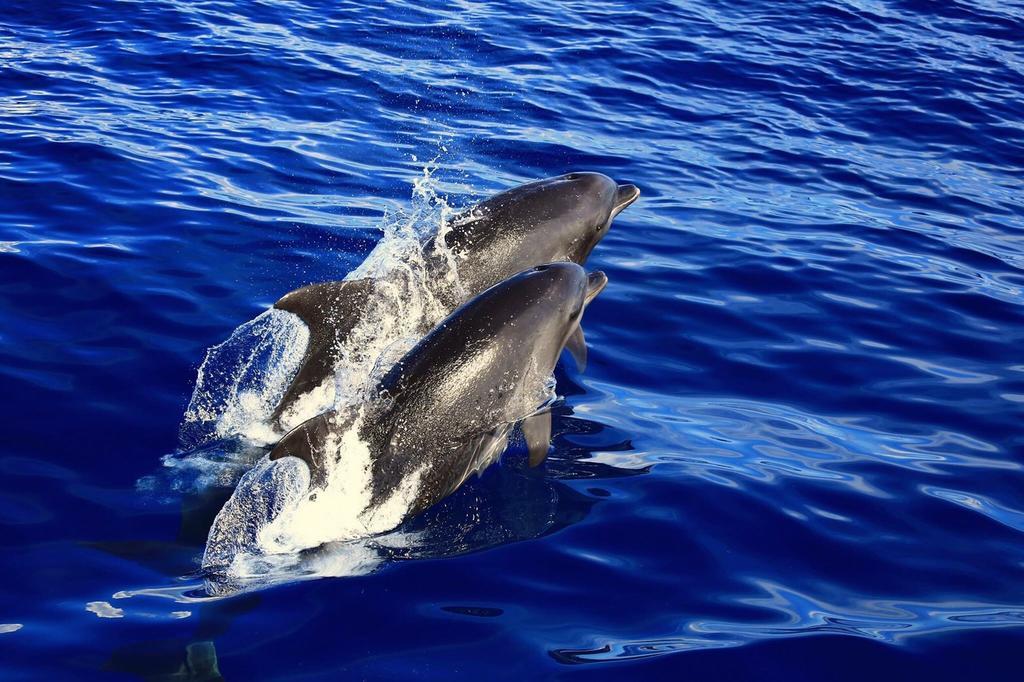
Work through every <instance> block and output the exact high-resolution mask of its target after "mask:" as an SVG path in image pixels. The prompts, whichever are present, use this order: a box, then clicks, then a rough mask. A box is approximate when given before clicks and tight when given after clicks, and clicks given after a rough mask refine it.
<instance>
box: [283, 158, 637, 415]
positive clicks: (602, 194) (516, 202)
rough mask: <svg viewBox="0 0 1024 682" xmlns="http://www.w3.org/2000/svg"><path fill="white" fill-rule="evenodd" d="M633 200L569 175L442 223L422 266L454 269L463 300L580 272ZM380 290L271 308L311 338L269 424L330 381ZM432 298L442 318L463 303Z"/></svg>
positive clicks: (299, 292) (300, 296) (330, 294)
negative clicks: (525, 278) (533, 273)
mask: <svg viewBox="0 0 1024 682" xmlns="http://www.w3.org/2000/svg"><path fill="white" fill-rule="evenodd" d="M639 196H640V190H639V189H638V188H637V187H636V186H635V185H630V184H624V185H619V184H616V183H615V182H614V181H613V180H612V179H611V178H609V177H608V176H606V175H602V174H600V173H569V174H567V175H560V176H558V177H554V178H548V179H545V180H539V181H536V182H530V183H527V184H525V185H520V186H518V187H515V188H512V189H509V190H507V191H504V192H501V193H499V194H496V195H494V196H493V197H491V198H489V199H487V200H486V201H483V202H481V203H479V204H477V205H475V206H473V207H471V208H469V209H467V210H465V211H463V212H461V213H459V214H457V215H456V216H455V217H454V218H452V219H451V220H450V221H448V223H447V225H446V229H443V230H441V232H440V233H439V234H438V235H437V236H435V237H432V238H431V239H430V240H428V242H427V243H426V244H425V245H424V249H423V252H424V254H426V257H427V261H428V262H427V266H428V267H429V268H431V270H433V271H434V272H445V270H444V269H443V268H444V267H445V266H446V265H447V264H448V263H450V262H454V264H455V269H456V272H457V276H458V280H459V283H460V284H461V289H462V292H461V293H462V294H463V295H464V297H465V298H468V297H472V296H474V295H476V294H478V293H480V292H482V291H484V290H485V289H487V288H488V287H490V286H492V285H494V284H497V283H498V282H501V281H503V280H505V279H507V278H508V277H511V276H512V275H514V274H516V273H518V272H520V271H522V270H525V269H527V268H530V267H533V266H536V265H541V264H543V263H551V262H555V261H572V262H575V263H579V264H581V265H582V264H583V263H585V262H586V259H587V257H588V256H589V255H590V252H591V251H592V250H593V249H594V246H595V245H596V244H597V243H598V242H599V241H601V239H602V238H603V237H604V235H605V234H607V233H608V229H609V228H610V226H611V222H612V219H613V218H615V216H617V215H618V214H619V213H620V212H622V210H623V209H625V208H626V207H627V206H629V205H630V204H632V203H633V202H634V201H636V200H637V198H638V197H639ZM449 258H451V261H449V260H448V259H449ZM382 286H394V283H389V282H381V281H378V280H374V279H352V280H342V281H335V282H325V283H320V284H312V285H309V286H306V287H303V288H301V289H296V290H294V291H292V292H289V293H288V294H285V295H284V296H283V297H281V299H280V300H278V301H277V302H276V303H275V304H274V307H275V308H276V309H278V310H284V311H287V312H290V313H293V314H295V315H297V316H298V317H299V318H300V319H301V320H302V321H303V322H304V323H305V324H306V326H307V327H308V328H309V332H310V333H309V341H308V344H307V347H306V351H305V355H304V357H303V360H302V362H301V364H300V365H299V369H298V370H297V372H296V374H295V376H294V377H293V378H292V380H291V383H290V384H289V385H288V387H287V389H285V392H284V394H283V396H282V398H281V400H280V402H279V403H278V405H277V407H276V408H275V409H274V411H273V413H272V414H271V421H272V423H274V424H275V425H277V426H278V427H280V426H281V423H282V417H283V415H285V414H287V413H288V412H289V410H291V409H292V408H293V407H294V406H295V404H296V402H297V401H298V400H299V398H300V397H302V396H303V395H304V394H306V393H308V392H310V391H312V390H314V389H316V388H318V387H319V386H321V385H322V384H323V383H324V382H325V381H327V380H328V379H330V378H331V377H332V376H333V375H334V371H335V367H336V366H337V364H338V361H339V357H338V356H339V350H340V348H341V346H342V343H343V342H344V340H345V339H346V338H347V337H348V336H349V334H350V333H351V332H352V330H353V329H354V328H355V327H356V325H358V324H359V322H360V321H362V320H363V319H364V316H365V315H366V314H367V310H366V305H365V303H366V301H368V300H369V299H371V298H372V297H373V296H374V292H375V291H376V290H377V288H378V287H382ZM438 293H440V295H441V298H442V300H441V303H442V305H443V306H444V312H448V311H451V310H452V309H454V308H455V307H456V306H457V305H459V304H460V303H462V302H463V296H459V295H457V294H455V293H454V292H453V291H451V290H445V291H441V292H438ZM427 331H428V329H422V330H420V332H419V333H420V334H423V333H426V332H427ZM577 354H579V352H578V351H577Z"/></svg>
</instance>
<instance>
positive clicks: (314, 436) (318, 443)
mask: <svg viewBox="0 0 1024 682" xmlns="http://www.w3.org/2000/svg"><path fill="white" fill-rule="evenodd" d="M351 424H352V419H351V418H346V417H345V416H343V415H342V414H340V413H338V412H337V411H335V410H332V411H330V412H324V413H323V414H320V415H317V416H315V417H313V418H312V419H308V420H306V421H304V422H302V423H301V424H299V425H298V426H296V427H295V428H294V429H292V430H291V431H289V432H288V433H287V434H286V435H285V437H284V438H282V439H281V440H280V441H278V443H277V445H275V446H274V449H273V450H271V451H270V459H271V461H274V460H278V459H281V458H282V457H298V458H299V459H301V460H302V461H303V462H305V463H306V466H308V467H309V488H310V490H314V491H315V490H318V489H321V488H324V487H326V486H327V475H328V473H329V470H328V464H327V462H326V457H327V454H326V453H325V451H324V444H325V443H326V442H327V438H328V436H329V435H330V433H331V431H332V429H333V430H344V429H346V428H348V427H349V426H351Z"/></svg>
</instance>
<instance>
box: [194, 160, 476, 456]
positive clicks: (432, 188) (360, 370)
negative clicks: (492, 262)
mask: <svg viewBox="0 0 1024 682" xmlns="http://www.w3.org/2000/svg"><path fill="white" fill-rule="evenodd" d="M436 168H437V166H436V160H435V161H432V162H431V163H429V164H427V166H425V167H424V169H423V173H422V175H421V176H420V177H418V178H416V179H415V180H414V182H413V194H412V209H411V210H410V211H409V212H408V213H401V214H398V215H389V214H387V213H385V217H384V227H383V231H384V235H383V237H382V238H381V240H380V242H379V243H378V244H377V246H376V247H375V248H374V249H373V251H372V252H371V253H370V254H369V256H368V257H367V258H366V260H365V261H364V262H363V263H362V265H360V266H359V267H358V268H357V269H356V270H354V271H353V272H351V273H350V274H349V275H348V277H346V280H356V279H363V278H366V279H372V280H373V281H374V282H375V286H374V287H373V288H372V290H371V292H372V293H371V294H370V295H369V297H368V298H367V299H366V300H365V301H363V302H362V304H361V305H362V309H361V316H360V319H359V321H358V322H357V323H356V325H355V327H354V328H353V329H352V331H351V332H350V333H349V334H348V335H347V336H346V337H345V338H344V339H343V340H342V341H341V342H340V343H341V347H340V348H338V349H337V350H338V355H337V357H338V358H339V362H338V364H337V366H336V367H335V376H334V378H333V380H331V381H327V382H325V383H324V384H323V385H321V386H319V387H317V388H316V389H314V390H313V391H310V392H308V393H306V394H305V395H303V396H302V397H301V398H300V399H299V400H298V401H297V402H296V403H295V405H293V406H292V407H291V408H290V409H289V410H287V411H286V412H285V413H284V414H283V415H282V418H281V427H282V428H283V432H287V431H288V430H290V429H291V428H294V427H295V426H297V425H299V424H301V423H302V422H304V421H306V420H307V419H311V418H312V417H315V416H316V415H318V414H320V413H322V412H325V411H326V410H328V409H330V408H331V407H332V406H333V407H335V408H336V409H341V408H343V407H345V406H351V405H355V404H358V403H359V402H361V401H362V400H364V399H365V398H366V397H367V395H368V393H369V391H370V390H371V389H372V388H373V386H374V385H375V384H376V381H377V380H378V379H379V378H380V377H381V376H382V375H383V374H384V373H385V372H386V371H387V370H388V369H390V367H391V366H392V365H393V364H394V362H395V361H397V360H398V359H399V358H400V357H401V356H402V355H403V354H404V353H405V352H406V351H407V350H408V349H409V348H411V347H412V346H413V345H414V344H415V342H416V341H417V340H419V338H420V337H421V336H422V335H423V334H425V333H426V332H427V331H428V330H430V329H431V328H432V327H433V326H434V325H435V324H436V323H437V322H439V321H440V320H441V319H442V318H443V317H444V316H445V315H447V314H448V313H450V312H451V310H452V308H453V306H452V304H451V302H452V301H462V300H464V299H465V298H467V292H466V290H465V288H464V287H463V286H462V284H461V282H460V281H459V277H458V270H457V265H456V258H455V255H454V254H452V253H451V252H450V251H449V250H448V249H447V247H446V246H445V245H444V235H445V234H446V232H447V231H448V229H450V220H451V218H452V216H453V215H454V213H455V209H454V208H453V207H452V206H450V205H449V203H448V201H447V200H446V199H445V198H444V197H442V196H441V195H439V194H438V193H437V183H436V180H435V179H434V177H433V173H434V171H435V170H436ZM431 238H433V239H431ZM308 343H309V330H308V328H307V327H306V325H305V324H303V323H302V322H301V320H299V318H298V317H297V316H295V315H293V314H292V313H288V312H284V311H281V310H276V309H271V310H268V311H267V312H265V313H263V314H261V315H259V316H258V317H257V318H255V319H254V320H252V321H250V322H247V323H245V324H243V325H241V326H240V327H238V329H236V330H235V331H234V333H232V335H231V336H230V337H229V338H228V340H227V341H225V342H224V343H222V344H219V345H217V346H214V347H213V348H211V349H210V350H209V351H208V352H207V355H206V358H205V359H204V361H203V363H202V365H201V366H200V368H199V371H198V376H197V378H196V386H195V390H194V392H193V394H192V398H191V400H190V401H189V405H188V408H187V409H186V411H185V417H184V420H183V424H182V429H181V438H182V442H183V444H184V445H186V446H187V447H193V448H194V447H197V446H200V445H204V444H206V443H209V442H210V441H212V440H215V439H223V438H226V437H229V436H240V437H242V438H244V439H245V440H248V441H249V442H252V443H257V444H264V445H266V444H271V443H274V442H276V441H277V440H278V439H279V438H280V436H281V435H282V434H283V432H282V431H280V430H278V429H277V428H275V426H274V425H273V424H272V423H271V419H270V417H271V415H272V413H273V411H274V408H275V406H276V405H277V403H278V402H279V401H280V400H281V398H282V396H283V395H284V392H285V390H286V389H287V387H288V384H289V383H290V381H291V380H292V378H293V377H294V376H295V373H296V372H297V371H298V369H299V367H300V366H301V364H302V361H303V358H304V355H305V352H306V347H307V345H308Z"/></svg>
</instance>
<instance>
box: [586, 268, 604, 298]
mask: <svg viewBox="0 0 1024 682" xmlns="http://www.w3.org/2000/svg"><path fill="white" fill-rule="evenodd" d="M607 284H608V275H606V274H604V273H603V272H601V271H600V270H596V271H594V272H592V273H590V274H589V275H587V294H586V296H584V298H583V305H588V304H589V303H590V302H591V301H593V300H594V299H595V298H596V297H597V295H598V294H599V293H601V291H603V290H604V288H605V286H607Z"/></svg>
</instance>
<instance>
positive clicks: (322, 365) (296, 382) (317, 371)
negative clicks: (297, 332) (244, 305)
mask: <svg viewBox="0 0 1024 682" xmlns="http://www.w3.org/2000/svg"><path fill="white" fill-rule="evenodd" d="M372 287H373V283H372V282H371V281H370V280H366V279H356V280H344V281H341V282H324V283H322V284H311V285H309V286H308V287H303V288H301V289H296V290H295V291H291V292H289V293H287V294H285V295H284V296H282V297H281V299H280V300H279V301H278V302H277V303H275V304H274V307H275V308H277V309H278V310H284V311H286V312H289V313H292V314H294V315H297V316H298V317H299V319H301V320H302V321H303V322H305V323H306V326H307V327H309V345H308V347H307V348H306V356H305V358H304V359H303V361H302V366H301V367H300V369H299V372H298V373H297V374H296V375H295V378H294V379H292V382H291V384H289V386H288V389H287V390H286V391H285V393H284V396H283V397H282V398H281V401H280V403H279V404H278V406H277V408H276V409H275V410H274V413H273V415H271V419H272V421H273V422H274V423H279V422H280V420H281V415H283V414H284V413H285V412H287V411H288V409H289V408H291V407H292V406H293V405H294V404H295V402H296V401H297V400H298V399H299V397H300V396H301V395H303V394H304V393H308V392H309V391H312V390H313V389H315V388H317V387H318V386H320V385H321V384H322V383H323V382H324V381H326V380H327V379H328V378H330V377H331V376H333V374H334V368H335V366H336V365H337V361H338V347H339V345H340V342H341V341H342V340H344V339H345V337H346V336H348V334H349V332H351V331H352V328H353V327H355V325H356V322H358V320H359V313H360V311H361V310H362V305H363V302H364V301H366V299H367V297H368V296H369V294H370V292H371V291H372Z"/></svg>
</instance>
